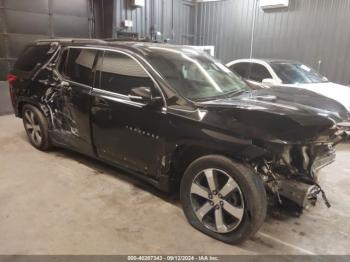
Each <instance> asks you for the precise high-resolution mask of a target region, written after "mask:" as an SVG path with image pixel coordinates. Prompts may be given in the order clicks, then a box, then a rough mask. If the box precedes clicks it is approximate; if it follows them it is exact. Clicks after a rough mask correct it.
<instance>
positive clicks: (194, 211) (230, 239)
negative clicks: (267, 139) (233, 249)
mask: <svg viewBox="0 0 350 262" xmlns="http://www.w3.org/2000/svg"><path fill="white" fill-rule="evenodd" d="M180 197H181V203H182V207H183V210H184V213H185V215H186V218H187V220H188V221H189V223H190V224H191V225H192V226H193V227H194V228H196V229H198V230H199V231H201V232H203V233H205V234H207V235H209V236H211V237H213V238H215V239H218V240H221V241H223V242H226V243H230V244H238V243H241V242H243V241H245V240H246V239H247V238H249V237H250V236H252V235H254V234H255V233H256V232H257V231H258V230H259V228H260V227H261V225H262V224H263V222H264V220H265V217H266V209H267V198H266V191H265V187H264V185H263V182H262V180H261V179H260V178H259V177H258V176H257V175H256V174H255V173H254V172H253V171H252V170H251V169H250V168H249V167H247V166H245V165H243V164H240V163H237V162H235V161H233V160H232V159H229V158H227V157H224V156H220V155H208V156H204V157H201V158H199V159H197V160H195V161H194V162H192V163H191V164H190V165H189V167H188V168H187V169H186V171H185V174H184V176H183V178H182V180H181V187H180Z"/></svg>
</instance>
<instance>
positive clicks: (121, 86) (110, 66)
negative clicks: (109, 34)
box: [96, 51, 154, 95]
mask: <svg viewBox="0 0 350 262" xmlns="http://www.w3.org/2000/svg"><path fill="white" fill-rule="evenodd" d="M96 70H97V72H99V73H100V78H101V81H100V88H101V89H103V90H106V91H110V92H114V93H118V94H122V95H129V94H130V91H131V89H132V88H135V87H141V86H144V87H151V89H152V90H154V84H153V81H152V79H151V78H150V77H149V76H148V75H147V73H146V72H145V70H144V69H143V68H142V67H141V66H140V65H139V64H138V63H137V62H136V61H135V60H134V59H132V58H130V57H129V56H127V55H124V54H121V53H117V52H108V51H107V52H105V54H104V56H103V59H102V62H100V61H99V62H98V63H97V66H96Z"/></svg>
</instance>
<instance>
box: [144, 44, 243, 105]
mask: <svg viewBox="0 0 350 262" xmlns="http://www.w3.org/2000/svg"><path fill="white" fill-rule="evenodd" d="M150 49H152V51H151V52H150V53H148V54H147V57H148V59H149V60H150V62H151V64H152V65H153V66H154V67H155V69H157V71H158V72H159V73H160V74H161V75H162V76H163V77H164V78H165V79H166V80H167V81H168V83H169V84H170V85H171V86H172V87H173V88H174V89H175V91H176V92H177V93H179V94H180V95H182V96H183V97H186V98H188V99H190V100H210V99H215V98H221V97H225V96H229V95H235V94H238V93H241V92H242V91H246V90H248V89H249V87H248V86H247V85H246V83H245V82H243V80H241V79H240V78H239V77H238V76H236V75H235V74H234V73H232V72H231V71H230V70H229V69H228V68H227V67H225V66H224V65H222V64H221V63H219V62H216V61H215V60H214V59H212V58H211V57H209V56H208V55H206V54H204V53H202V52H198V51H196V50H193V49H189V48H183V49H178V50H175V49H170V48H163V47H150Z"/></svg>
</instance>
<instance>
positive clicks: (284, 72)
mask: <svg viewBox="0 0 350 262" xmlns="http://www.w3.org/2000/svg"><path fill="white" fill-rule="evenodd" d="M271 67H272V68H273V70H274V71H275V73H276V74H277V76H278V77H279V78H280V79H281V80H282V83H283V84H312V83H323V82H327V80H326V79H325V78H324V77H322V76H321V75H320V74H319V73H318V72H317V71H315V70H314V69H312V68H310V67H308V66H306V65H303V64H291V63H271Z"/></svg>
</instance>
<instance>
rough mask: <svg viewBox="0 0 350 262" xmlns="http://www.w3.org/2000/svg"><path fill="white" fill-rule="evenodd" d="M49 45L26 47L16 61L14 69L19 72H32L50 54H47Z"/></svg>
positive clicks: (45, 60)
mask: <svg viewBox="0 0 350 262" xmlns="http://www.w3.org/2000/svg"><path fill="white" fill-rule="evenodd" d="M49 50H50V45H39V46H28V47H26V48H25V49H24V50H23V52H22V54H21V55H20V57H19V58H18V60H17V61H16V63H15V65H14V68H15V69H18V70H21V71H27V72H29V71H32V70H33V69H34V68H35V66H37V65H38V64H39V63H40V64H41V65H43V64H44V63H45V62H47V60H48V59H49V57H50V56H51V55H52V53H51V52H50V53H48V52H49Z"/></svg>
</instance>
